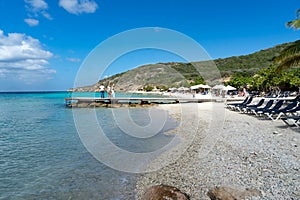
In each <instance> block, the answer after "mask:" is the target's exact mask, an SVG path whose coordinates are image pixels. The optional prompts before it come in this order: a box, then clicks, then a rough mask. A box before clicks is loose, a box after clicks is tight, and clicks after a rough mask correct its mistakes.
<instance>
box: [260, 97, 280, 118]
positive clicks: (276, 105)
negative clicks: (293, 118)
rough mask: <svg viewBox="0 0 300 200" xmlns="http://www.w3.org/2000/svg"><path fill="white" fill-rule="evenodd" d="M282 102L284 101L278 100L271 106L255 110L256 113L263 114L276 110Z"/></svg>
mask: <svg viewBox="0 0 300 200" xmlns="http://www.w3.org/2000/svg"><path fill="white" fill-rule="evenodd" d="M283 102H284V100H279V101H277V102H276V103H275V105H274V106H273V107H272V108H267V109H263V110H259V111H257V114H259V115H261V114H265V113H272V112H276V111H278V110H279V109H280V108H281V106H282V105H283Z"/></svg>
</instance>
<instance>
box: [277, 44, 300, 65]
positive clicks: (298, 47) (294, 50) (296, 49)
mask: <svg viewBox="0 0 300 200" xmlns="http://www.w3.org/2000/svg"><path fill="white" fill-rule="evenodd" d="M299 53H300V40H297V41H296V42H294V43H293V44H291V45H290V46H288V47H286V48H285V49H283V50H282V52H281V53H280V55H279V56H277V57H276V58H275V60H274V61H275V62H276V63H278V64H280V63H281V62H282V61H283V60H285V59H287V58H289V57H293V56H294V55H297V54H299Z"/></svg>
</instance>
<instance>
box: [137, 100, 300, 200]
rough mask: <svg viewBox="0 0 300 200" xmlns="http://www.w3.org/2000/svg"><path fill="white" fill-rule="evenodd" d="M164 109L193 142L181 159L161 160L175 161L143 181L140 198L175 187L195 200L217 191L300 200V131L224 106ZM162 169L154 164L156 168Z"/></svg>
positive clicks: (181, 151) (183, 135) (183, 150)
mask: <svg viewBox="0 0 300 200" xmlns="http://www.w3.org/2000/svg"><path fill="white" fill-rule="evenodd" d="M195 106H196V107H195ZM159 108H161V109H165V110H168V111H169V113H170V115H171V116H172V117H173V118H174V119H175V120H179V121H181V123H182V124H184V126H185V127H181V128H180V127H179V128H177V129H175V130H173V132H172V133H175V134H177V135H179V136H180V137H181V138H183V142H186V139H189V138H192V140H189V141H188V142H187V143H186V144H187V145H188V146H184V148H182V147H180V148H179V149H177V151H174V152H177V154H178V155H176V156H174V157H173V158H172V157H171V158H170V156H169V155H164V154H162V155H161V158H160V159H162V160H164V159H173V160H172V161H171V162H170V163H171V164H169V165H167V166H165V167H162V168H161V169H159V170H157V171H154V172H149V173H146V174H143V175H142V176H141V177H140V178H139V179H138V181H137V185H136V190H137V198H138V199H140V197H141V195H142V194H143V192H144V190H145V189H146V188H148V187H150V186H153V185H159V184H165V185H171V186H175V187H177V188H178V189H180V190H181V191H183V192H185V193H187V194H188V195H189V196H190V197H191V199H195V200H197V199H209V197H208V196H207V192H208V191H209V190H210V189H212V188H214V187H216V186H232V187H235V188H250V189H256V190H259V191H260V192H261V196H260V197H259V199H292V198H294V199H299V198H300V191H299V189H298V187H297V186H298V185H300V181H299V175H298V174H299V169H300V166H299V165H300V164H299V155H300V154H299V144H300V143H299V141H300V135H299V130H297V129H291V128H288V127H286V126H285V125H284V124H283V122H281V121H280V120H279V121H276V122H272V121H271V120H265V119H257V118H256V117H253V116H248V115H245V114H240V113H236V112H233V111H229V110H227V109H225V108H224V103H212V102H209V103H201V104H196V105H195V104H176V105H159ZM195 108H197V109H195ZM189 109H190V110H194V112H190V110H189ZM183 110H187V111H186V114H185V113H183V112H182V111H183ZM195 111H197V112H195ZM187 125H188V126H187ZM186 144H185V145H186ZM160 159H158V160H159V161H161V160H160ZM160 164H161V162H153V163H152V165H153V166H154V168H155V167H157V165H160ZM153 166H149V167H150V168H151V167H153ZM255 198H256V199H257V198H258V197H253V199H255Z"/></svg>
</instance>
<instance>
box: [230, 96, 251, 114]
mask: <svg viewBox="0 0 300 200" xmlns="http://www.w3.org/2000/svg"><path fill="white" fill-rule="evenodd" d="M252 100H253V96H250V97H249V98H248V100H247V101H246V102H245V103H240V104H238V105H235V106H233V107H232V109H233V110H239V111H240V109H239V108H240V107H244V106H247V105H249V104H250V103H251V102H252Z"/></svg>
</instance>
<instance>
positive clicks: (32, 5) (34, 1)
mask: <svg viewBox="0 0 300 200" xmlns="http://www.w3.org/2000/svg"><path fill="white" fill-rule="evenodd" d="M25 3H27V4H28V5H29V9H31V11H33V12H40V11H42V10H47V9H48V4H47V3H46V2H45V1H44V0H25Z"/></svg>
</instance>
